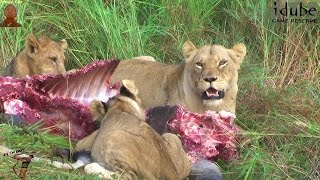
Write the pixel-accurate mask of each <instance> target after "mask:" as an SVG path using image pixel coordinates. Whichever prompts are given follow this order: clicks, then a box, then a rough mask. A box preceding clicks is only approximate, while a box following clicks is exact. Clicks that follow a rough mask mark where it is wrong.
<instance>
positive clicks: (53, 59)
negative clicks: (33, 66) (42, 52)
mask: <svg viewBox="0 0 320 180" xmlns="http://www.w3.org/2000/svg"><path fill="white" fill-rule="evenodd" d="M49 59H50V60H51V61H53V62H54V63H57V57H50V58H49Z"/></svg>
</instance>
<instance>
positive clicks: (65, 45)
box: [59, 39, 68, 49]
mask: <svg viewBox="0 0 320 180" xmlns="http://www.w3.org/2000/svg"><path fill="white" fill-rule="evenodd" d="M59 43H60V46H61V47H62V49H67V47H68V43H67V40H65V39H62V40H61V41H60V42H59Z"/></svg>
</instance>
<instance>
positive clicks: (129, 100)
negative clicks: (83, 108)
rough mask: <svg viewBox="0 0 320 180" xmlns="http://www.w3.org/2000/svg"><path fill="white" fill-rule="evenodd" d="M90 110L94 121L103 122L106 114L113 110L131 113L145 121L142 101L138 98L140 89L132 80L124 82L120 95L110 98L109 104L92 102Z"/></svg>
mask: <svg viewBox="0 0 320 180" xmlns="http://www.w3.org/2000/svg"><path fill="white" fill-rule="evenodd" d="M89 108H90V113H91V115H92V117H93V119H94V120H100V121H102V120H103V117H104V116H105V114H106V113H107V112H108V111H113V110H114V111H123V112H130V114H134V115H135V116H137V117H138V118H139V119H142V120H144V119H145V113H144V109H143V108H142V103H141V99H140V98H139V97H138V89H137V88H136V86H135V84H134V82H133V81H131V80H122V86H121V88H120V93H119V95H117V96H115V97H112V98H110V99H109V100H108V102H107V103H103V102H100V101H92V102H91V103H90V106H89Z"/></svg>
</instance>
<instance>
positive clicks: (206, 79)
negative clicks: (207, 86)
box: [203, 77, 217, 83]
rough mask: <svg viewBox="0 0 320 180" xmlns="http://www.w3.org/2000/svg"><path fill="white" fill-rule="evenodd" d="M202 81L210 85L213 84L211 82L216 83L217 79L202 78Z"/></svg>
mask: <svg viewBox="0 0 320 180" xmlns="http://www.w3.org/2000/svg"><path fill="white" fill-rule="evenodd" d="M203 80H204V81H206V82H209V83H211V82H213V81H216V80H217V78H216V77H210V78H204V79H203Z"/></svg>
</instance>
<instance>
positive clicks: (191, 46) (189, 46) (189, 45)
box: [182, 41, 197, 59]
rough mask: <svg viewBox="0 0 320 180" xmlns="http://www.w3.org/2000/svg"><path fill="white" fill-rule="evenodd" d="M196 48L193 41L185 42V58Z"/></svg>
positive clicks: (183, 49)
mask: <svg viewBox="0 0 320 180" xmlns="http://www.w3.org/2000/svg"><path fill="white" fill-rule="evenodd" d="M196 49H197V47H196V46H195V45H194V44H193V43H192V42H191V41H187V42H185V43H184V44H183V47H182V52H183V57H184V58H185V59H187V58H189V57H190V55H191V54H192V53H191V52H192V51H194V50H196Z"/></svg>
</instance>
